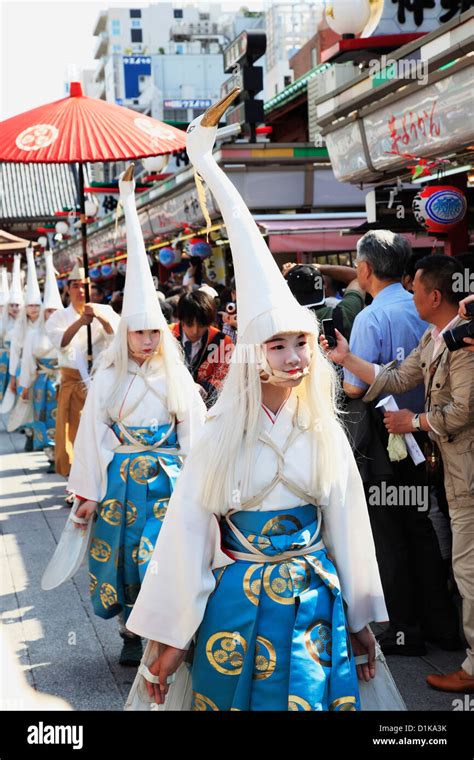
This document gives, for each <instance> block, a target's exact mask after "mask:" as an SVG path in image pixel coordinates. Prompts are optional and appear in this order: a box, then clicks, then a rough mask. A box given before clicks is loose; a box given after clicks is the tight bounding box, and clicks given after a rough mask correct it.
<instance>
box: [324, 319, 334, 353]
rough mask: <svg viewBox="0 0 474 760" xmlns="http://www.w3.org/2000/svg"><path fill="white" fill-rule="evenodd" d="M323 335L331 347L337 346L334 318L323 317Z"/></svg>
mask: <svg viewBox="0 0 474 760" xmlns="http://www.w3.org/2000/svg"><path fill="white" fill-rule="evenodd" d="M322 326H323V335H324V337H325V338H326V340H327V342H328V345H329V348H335V347H336V346H337V338H336V328H335V327H334V321H333V320H332V319H323V321H322Z"/></svg>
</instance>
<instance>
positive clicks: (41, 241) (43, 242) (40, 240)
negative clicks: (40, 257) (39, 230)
mask: <svg viewBox="0 0 474 760" xmlns="http://www.w3.org/2000/svg"><path fill="white" fill-rule="evenodd" d="M38 243H39V244H40V246H41V248H46V246H47V245H48V238H47V237H46V235H41V236H40V237H39V238H38Z"/></svg>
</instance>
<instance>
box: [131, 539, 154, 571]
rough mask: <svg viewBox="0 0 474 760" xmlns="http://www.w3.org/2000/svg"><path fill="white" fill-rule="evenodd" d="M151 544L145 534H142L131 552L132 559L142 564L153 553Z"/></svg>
mask: <svg viewBox="0 0 474 760" xmlns="http://www.w3.org/2000/svg"><path fill="white" fill-rule="evenodd" d="M153 549H154V547H153V544H152V543H151V541H150V539H149V538H147V537H146V536H142V537H141V539H140V545H139V546H136V547H135V548H134V550H133V552H132V559H133V561H134V562H137V563H138V564H139V565H143V564H144V562H148V561H149V559H150V558H151V555H152V554H153Z"/></svg>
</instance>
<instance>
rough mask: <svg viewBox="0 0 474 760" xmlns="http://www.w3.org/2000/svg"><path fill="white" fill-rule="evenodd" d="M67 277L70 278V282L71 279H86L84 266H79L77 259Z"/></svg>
mask: <svg viewBox="0 0 474 760" xmlns="http://www.w3.org/2000/svg"><path fill="white" fill-rule="evenodd" d="M67 279H68V282H70V281H71V280H85V279H86V275H85V270H84V267H81V266H79V262H78V261H76V263H75V264H74V267H73V269H72V271H71V272H69V274H68V276H67Z"/></svg>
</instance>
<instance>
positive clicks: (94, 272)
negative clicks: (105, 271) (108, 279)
mask: <svg viewBox="0 0 474 760" xmlns="http://www.w3.org/2000/svg"><path fill="white" fill-rule="evenodd" d="M89 277H90V278H91V280H100V277H101V271H100V267H92V268H91V269H89Z"/></svg>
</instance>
